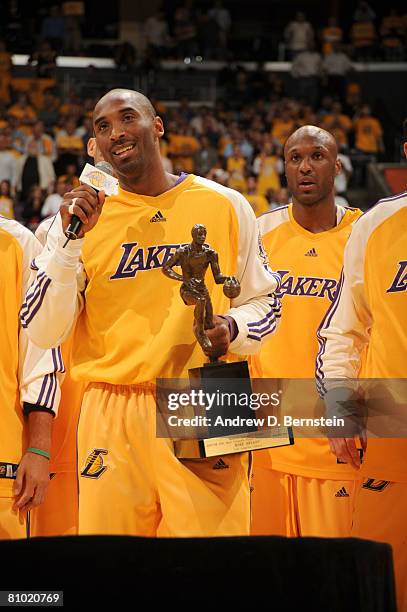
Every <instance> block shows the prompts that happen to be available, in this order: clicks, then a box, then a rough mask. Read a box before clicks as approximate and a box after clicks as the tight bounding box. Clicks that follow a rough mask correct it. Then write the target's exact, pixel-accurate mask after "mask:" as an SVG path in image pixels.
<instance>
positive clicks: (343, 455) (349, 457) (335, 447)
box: [329, 434, 367, 470]
mask: <svg viewBox="0 0 407 612" xmlns="http://www.w3.org/2000/svg"><path fill="white" fill-rule="evenodd" d="M359 439H360V443H361V445H362V449H363V452H365V451H366V447H367V440H366V435H365V434H363V435H361V436H359ZM329 446H330V447H331V452H332V453H333V454H334V455H335V457H337V458H338V459H339V460H340V461H341V462H342V463H348V464H349V465H351V466H352V467H353V468H354V469H355V470H359V469H360V466H361V459H360V456H359V452H358V449H357V447H356V442H355V438H329Z"/></svg>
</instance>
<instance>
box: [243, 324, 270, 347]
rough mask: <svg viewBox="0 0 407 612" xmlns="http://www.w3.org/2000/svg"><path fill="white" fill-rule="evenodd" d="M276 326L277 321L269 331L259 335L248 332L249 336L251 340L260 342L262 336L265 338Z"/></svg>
mask: <svg viewBox="0 0 407 612" xmlns="http://www.w3.org/2000/svg"><path fill="white" fill-rule="evenodd" d="M275 328H276V322H275V321H274V325H272V327H271V328H270V329H269V330H268V331H266V332H263V333H262V334H260V335H259V336H254V335H253V334H247V337H248V338H251V340H256V342H260V341H261V339H262V338H265V337H266V336H268V335H269V334H271V333H273V331H274V330H275Z"/></svg>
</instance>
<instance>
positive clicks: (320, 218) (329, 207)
mask: <svg viewBox="0 0 407 612" xmlns="http://www.w3.org/2000/svg"><path fill="white" fill-rule="evenodd" d="M292 210H293V217H294V219H295V221H296V222H297V223H298V224H299V225H301V227H303V228H304V229H306V230H307V231H308V232H311V233H312V234H319V233H321V232H327V231H328V230H330V229H332V228H333V227H335V226H336V206H335V201H334V200H333V199H332V200H330V201H329V202H327V201H326V200H325V201H323V200H322V201H321V202H318V203H316V204H314V205H313V206H305V205H303V204H301V203H300V202H295V201H293V209H292Z"/></svg>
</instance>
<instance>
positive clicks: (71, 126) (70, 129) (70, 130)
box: [65, 119, 76, 136]
mask: <svg viewBox="0 0 407 612" xmlns="http://www.w3.org/2000/svg"><path fill="white" fill-rule="evenodd" d="M65 130H66V132H67V134H69V136H72V135H73V134H74V133H75V130H76V121H75V120H73V119H68V121H67V122H66V123H65Z"/></svg>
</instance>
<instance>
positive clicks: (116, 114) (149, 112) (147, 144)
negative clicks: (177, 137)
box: [93, 89, 164, 181]
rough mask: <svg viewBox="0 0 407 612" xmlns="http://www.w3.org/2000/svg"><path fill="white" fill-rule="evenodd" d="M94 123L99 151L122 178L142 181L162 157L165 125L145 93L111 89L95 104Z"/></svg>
mask: <svg viewBox="0 0 407 612" xmlns="http://www.w3.org/2000/svg"><path fill="white" fill-rule="evenodd" d="M93 125H94V130H95V135H96V142H97V146H98V149H99V151H100V154H101V156H102V157H103V159H105V160H106V161H107V162H109V163H110V164H111V165H112V166H113V168H114V170H115V174H116V175H117V176H118V178H119V180H120V178H121V177H123V178H124V179H125V178H126V177H131V178H132V180H133V181H137V180H140V179H142V178H143V176H145V173H146V172H149V171H151V169H152V168H154V164H155V163H157V161H159V160H160V149H159V138H160V137H161V136H162V135H163V133H164V127H163V124H162V121H161V119H160V117H157V116H155V113H154V109H153V107H152V106H151V104H150V102H149V101H148V99H147V98H145V97H144V96H143V95H142V94H139V93H138V92H135V91H130V90H125V89H123V90H121V89H118V90H113V91H111V92H109V93H108V94H106V95H105V96H103V98H101V100H99V102H98V103H97V105H96V107H95V111H94V114H93Z"/></svg>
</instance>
